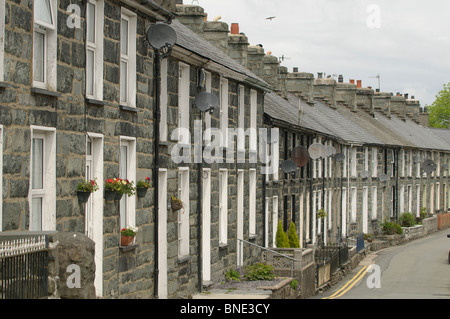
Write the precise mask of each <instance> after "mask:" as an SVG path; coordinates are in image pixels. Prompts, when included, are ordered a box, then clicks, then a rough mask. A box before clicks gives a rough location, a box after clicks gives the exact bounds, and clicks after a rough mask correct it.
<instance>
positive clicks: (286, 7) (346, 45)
mask: <svg viewBox="0 0 450 319" xmlns="http://www.w3.org/2000/svg"><path fill="white" fill-rule="evenodd" d="M184 3H185V4H198V5H200V6H201V7H203V8H204V9H205V12H206V13H208V20H213V19H214V18H215V17H217V16H221V17H222V19H221V21H223V22H226V23H228V24H229V25H230V26H231V23H239V25H240V32H243V33H245V34H246V36H247V37H248V38H249V42H250V44H251V45H256V44H262V45H263V46H264V48H265V52H266V53H267V52H268V51H272V54H273V55H275V56H277V57H281V56H284V57H285V58H286V59H285V60H284V61H283V62H282V65H283V66H286V67H288V69H289V72H292V68H293V67H298V68H299V70H300V71H301V72H310V73H313V74H315V76H316V77H317V72H324V73H326V74H328V75H331V76H333V75H338V74H342V75H343V76H344V81H345V82H348V81H349V79H355V80H362V81H363V86H372V87H373V88H374V89H376V88H378V80H377V79H376V78H373V77H374V76H376V75H377V74H380V75H381V91H383V92H393V93H394V94H395V93H396V92H401V93H402V94H404V93H409V94H410V96H412V95H414V96H415V97H416V98H417V99H419V100H420V101H421V105H422V106H425V105H429V104H431V103H432V102H433V101H434V99H435V96H436V94H438V92H439V91H440V90H441V89H442V87H443V84H444V83H449V82H450V1H448V0H430V1H425V0H409V1H407V0H198V1H197V0H194V1H191V0H184ZM374 5H375V6H374ZM377 12H379V15H377ZM272 16H275V17H276V18H274V19H273V20H266V18H268V17H272ZM378 22H379V23H378ZM378 26H379V28H378Z"/></svg>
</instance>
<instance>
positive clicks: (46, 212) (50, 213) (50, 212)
mask: <svg viewBox="0 0 450 319" xmlns="http://www.w3.org/2000/svg"><path fill="white" fill-rule="evenodd" d="M30 129H31V143H30V186H29V188H30V191H29V193H28V203H29V211H30V218H29V220H30V224H29V229H30V230H31V231H47V230H56V129H55V128H50V127H43V126H33V125H32V126H31V128H30ZM34 138H42V139H43V148H44V149H43V166H44V167H43V187H42V189H33V184H32V182H33V181H32V175H33V165H32V163H33V139H34ZM37 197H40V198H42V212H41V214H42V215H41V225H35V223H34V215H33V214H34V213H33V209H32V200H33V198H37Z"/></svg>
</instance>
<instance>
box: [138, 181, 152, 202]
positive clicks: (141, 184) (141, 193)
mask: <svg viewBox="0 0 450 319" xmlns="http://www.w3.org/2000/svg"><path fill="white" fill-rule="evenodd" d="M150 186H151V184H150V177H146V178H145V180H143V181H142V180H141V181H138V182H137V184H136V193H137V195H138V197H145V194H147V190H148V189H149V188H150Z"/></svg>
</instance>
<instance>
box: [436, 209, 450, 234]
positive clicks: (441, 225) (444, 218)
mask: <svg viewBox="0 0 450 319" xmlns="http://www.w3.org/2000/svg"><path fill="white" fill-rule="evenodd" d="M437 219H438V229H439V230H441V229H445V228H448V227H450V213H447V214H439V215H437Z"/></svg>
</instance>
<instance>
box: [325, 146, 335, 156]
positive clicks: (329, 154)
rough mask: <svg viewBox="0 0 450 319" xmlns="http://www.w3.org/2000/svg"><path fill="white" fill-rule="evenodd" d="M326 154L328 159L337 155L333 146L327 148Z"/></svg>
mask: <svg viewBox="0 0 450 319" xmlns="http://www.w3.org/2000/svg"><path fill="white" fill-rule="evenodd" d="M325 154H326V155H327V157H330V156H333V155H335V154H336V149H335V148H334V146H331V145H328V146H325Z"/></svg>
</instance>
